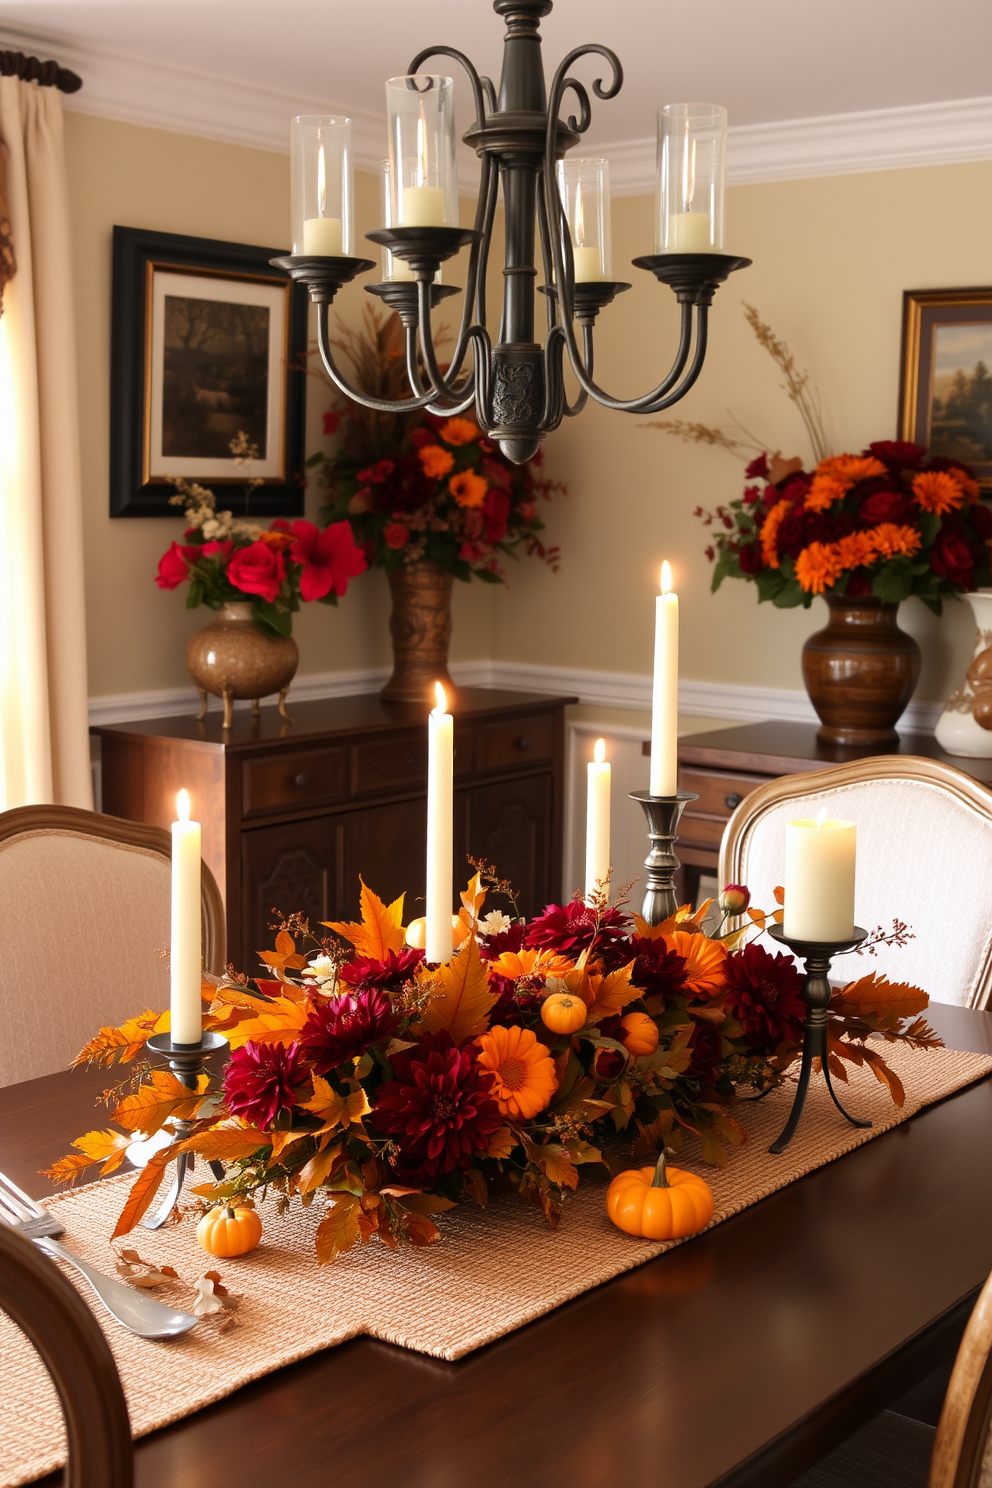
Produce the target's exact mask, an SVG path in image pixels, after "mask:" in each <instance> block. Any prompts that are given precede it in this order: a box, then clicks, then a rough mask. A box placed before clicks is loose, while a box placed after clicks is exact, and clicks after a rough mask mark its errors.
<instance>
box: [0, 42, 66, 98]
mask: <svg viewBox="0 0 992 1488" xmlns="http://www.w3.org/2000/svg"><path fill="white" fill-rule="evenodd" d="M0 77H18V78H23V79H24V81H25V82H26V83H40V84H41V86H42V87H43V88H58V90H59V92H60V93H78V92H79V90H80V88H81V87H82V86H83V80H82V78H81V77H77V76H76V74H75V73H74V72H70V71H69V69H68V67H60V66H59V64H58V63H57V62H41V61H39V60H38V58H37V57H27V56H25V54H24V53H23V52H0Z"/></svg>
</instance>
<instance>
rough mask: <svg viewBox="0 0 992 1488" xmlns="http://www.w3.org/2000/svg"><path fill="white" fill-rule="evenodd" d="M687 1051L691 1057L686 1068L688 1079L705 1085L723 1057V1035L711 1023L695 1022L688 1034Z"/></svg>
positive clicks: (713, 1074) (711, 1078)
mask: <svg viewBox="0 0 992 1488" xmlns="http://www.w3.org/2000/svg"><path fill="white" fill-rule="evenodd" d="M689 1051H690V1053H691V1054H692V1059H691V1060H690V1062H689V1067H688V1069H687V1070H686V1074H687V1075H688V1077H689V1079H690V1080H698V1081H699V1082H700V1084H702V1085H706V1084H707V1083H708V1082H709V1081H711V1080H713V1078H714V1077H715V1075H716V1072H717V1068H718V1066H719V1064H720V1060H721V1059H722V1058H723V1037H722V1035H721V1033H720V1030H719V1028H716V1027H714V1025H713V1024H712V1023H703V1022H696V1023H694V1024H693V1029H692V1032H691V1034H690V1035H689Z"/></svg>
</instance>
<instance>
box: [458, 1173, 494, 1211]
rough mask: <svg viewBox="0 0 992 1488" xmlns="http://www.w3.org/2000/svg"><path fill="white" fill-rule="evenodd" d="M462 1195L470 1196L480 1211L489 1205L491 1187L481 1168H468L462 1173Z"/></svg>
mask: <svg viewBox="0 0 992 1488" xmlns="http://www.w3.org/2000/svg"><path fill="white" fill-rule="evenodd" d="M462 1194H463V1195H465V1194H468V1196H469V1198H470V1199H472V1200H473V1201H474V1202H475V1203H476V1204H478V1206H479V1208H480V1209H485V1207H486V1205H487V1204H488V1203H489V1185H488V1183H487V1182H486V1180H485V1177H484V1176H483V1173H482V1170H481V1168H466V1169H465V1171H464V1172H463V1173H462Z"/></svg>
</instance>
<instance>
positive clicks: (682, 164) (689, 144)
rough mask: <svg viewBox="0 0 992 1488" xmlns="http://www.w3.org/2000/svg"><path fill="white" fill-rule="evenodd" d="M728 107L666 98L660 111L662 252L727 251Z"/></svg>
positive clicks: (659, 227)
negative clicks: (725, 229)
mask: <svg viewBox="0 0 992 1488" xmlns="http://www.w3.org/2000/svg"><path fill="white" fill-rule="evenodd" d="M726 156H727V110H726V109H725V108H721V107H720V105H719V104H715V103H666V105H665V107H664V108H663V109H660V110H659V111H658V219H657V241H656V249H657V251H658V252H659V253H722V252H723V208H724V191H725V177H726Z"/></svg>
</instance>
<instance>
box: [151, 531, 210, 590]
mask: <svg viewBox="0 0 992 1488" xmlns="http://www.w3.org/2000/svg"><path fill="white" fill-rule="evenodd" d="M199 556H200V549H199V548H192V547H191V548H183V547H180V545H179V543H177V542H174V543H173V544H172V546H171V547H170V549H169V551H168V552H167V553H163V554H162V556H161V558H160V559H159V560H158V573H157V574H156V575H155V582H156V584H157V585H158V587H159V588H160V589H178V588H179V585H180V584H181V583H182V581H183V579H188V578H189V566H190V564H191V563H195V562H196V560H197V558H198V557H199Z"/></svg>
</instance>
